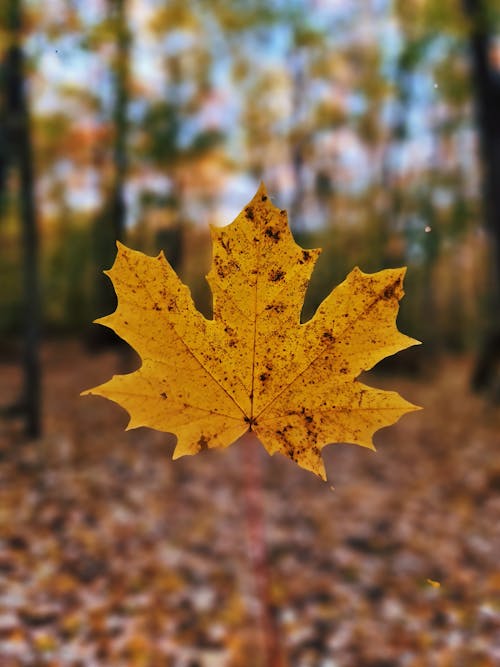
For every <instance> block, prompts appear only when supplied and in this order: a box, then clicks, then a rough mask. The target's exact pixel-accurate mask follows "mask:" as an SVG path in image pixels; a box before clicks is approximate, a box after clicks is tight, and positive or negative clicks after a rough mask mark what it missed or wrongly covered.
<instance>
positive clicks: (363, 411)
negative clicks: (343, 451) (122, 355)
mask: <svg viewBox="0 0 500 667" xmlns="http://www.w3.org/2000/svg"><path fill="white" fill-rule="evenodd" d="M211 232H212V241H213V260H212V267H211V270H210V272H209V274H208V276H207V278H208V281H209V284H210V287H211V290H212V294H213V309H214V314H213V319H212V320H208V319H206V318H205V317H204V316H203V315H201V314H200V313H199V312H198V311H197V310H196V308H195V306H194V303H193V301H192V298H191V294H190V292H189V290H188V288H187V287H186V286H185V285H183V284H182V282H181V281H180V280H179V278H178V276H177V275H176V273H175V271H174V270H173V269H172V267H171V266H170V265H169V263H168V262H167V260H166V259H165V257H164V255H163V253H160V254H159V255H158V256H157V257H148V256H146V255H144V254H142V253H140V252H136V251H133V250H130V249H128V248H126V247H125V246H123V245H121V244H118V254H117V258H116V261H115V263H114V265H113V267H112V268H111V270H110V271H108V272H107V274H108V275H109V276H110V278H111V280H112V281H113V285H114V287H115V290H116V294H117V296H118V307H117V309H116V311H115V312H114V313H113V314H111V315H109V316H107V317H104V318H102V319H100V320H98V322H99V323H100V324H103V325H105V326H107V327H110V328H111V329H113V330H114V331H115V332H116V333H117V334H118V335H119V336H120V337H121V338H123V339H124V340H125V341H127V342H128V343H129V344H130V345H131V346H132V347H133V348H134V349H135V350H136V351H137V352H138V353H139V355H140V356H141V358H142V366H141V367H140V368H139V369H138V370H137V371H135V372H133V373H130V374H128V375H115V376H114V377H113V378H112V379H111V380H110V381H109V382H106V383H105V384H102V385H100V386H98V387H96V388H94V389H91V390H89V391H87V392H84V393H88V394H98V395H100V396H104V397H106V398H109V399H111V400H113V401H115V402H116V403H118V404H119V405H121V406H122V407H124V408H125V409H126V410H127V411H128V412H129V414H130V422H129V425H128V428H136V427H138V426H148V427H151V428H155V429H158V430H161V431H169V432H172V433H175V434H176V435H177V446H176V448H175V452H174V458H177V457H180V456H184V455H186V454H196V453H197V452H199V451H200V450H202V449H206V448H207V447H210V448H212V447H226V446H228V445H230V444H231V443H232V442H234V441H235V440H236V439H237V438H238V437H240V436H241V435H243V433H245V432H246V431H247V430H252V431H254V432H255V434H256V435H257V437H258V438H259V440H260V441H261V442H262V444H263V445H264V447H265V448H266V449H267V451H268V452H269V453H270V454H274V453H275V452H280V453H282V454H284V455H285V456H288V457H289V458H291V459H292V460H293V461H295V462H296V463H297V464H298V465H300V466H302V467H303V468H306V469H307V470H311V471H312V472H314V473H316V474H318V475H319V476H321V477H322V478H323V479H325V469H324V465H323V461H322V458H321V449H322V447H324V446H325V445H327V444H328V443H331V442H344V441H345V442H351V443H355V444H358V445H362V446H364V447H369V448H373V444H372V436H373V433H374V432H375V431H376V430H378V429H379V428H382V427H383V426H388V425H390V424H392V423H394V422H395V421H396V420H397V419H399V417H401V416H402V415H403V414H405V413H406V412H409V411H411V410H414V409H416V407H415V406H414V405H412V404H411V403H408V402H407V401H405V400H404V399H403V398H401V397H400V396H399V395H398V394H396V393H395V392H389V391H383V390H380V389H375V388H372V387H368V386H366V385H364V384H362V383H360V382H358V381H357V380H356V378H357V377H358V376H359V374H360V373H361V372H362V371H365V370H368V369H370V368H372V367H373V366H374V365H375V364H376V363H377V362H379V361H380V360H381V359H383V358H384V357H386V356H388V355H391V354H394V353H395V352H398V351H399V350H402V349H404V348H406V347H409V346H411V345H414V344H416V343H417V342H418V341H415V340H414V339H412V338H409V337H408V336H405V335H403V334H402V333H400V332H399V331H398V330H397V328H396V316H397V312H398V308H399V299H401V297H402V296H403V289H402V282H403V276H404V273H405V269H388V270H385V271H379V272H378V273H374V274H366V273H363V272H362V271H360V270H359V269H358V268H355V269H354V270H353V271H352V272H351V273H350V274H349V275H348V276H347V278H346V280H345V281H344V282H343V283H341V284H340V285H339V286H338V287H337V288H336V289H335V290H333V292H332V293H331V294H330V295H329V296H328V297H327V298H326V299H325V300H324V301H323V303H322V304H321V305H320V306H319V308H318V310H317V312H316V313H315V315H314V317H313V318H312V319H311V320H309V321H308V322H305V323H303V324H301V323H300V314H301V309H302V304H303V300H304V296H305V292H306V289H307V286H308V283H309V279H310V276H311V273H312V270H313V268H314V264H315V262H316V259H317V258H318V255H319V253H320V250H318V249H316V250H304V249H302V248H301V247H299V246H298V245H297V244H296V243H295V241H294V240H293V237H292V235H291V232H290V229H289V227H288V222H287V215H286V212H285V211H283V210H281V211H280V210H279V209H277V208H276V207H274V206H273V205H272V203H271V202H270V200H269V198H268V196H267V194H266V191H265V188H264V186H263V185H261V187H260V188H259V190H258V191H257V194H256V195H255V197H254V198H253V199H252V201H251V202H250V203H249V204H248V206H246V207H245V209H244V210H243V211H242V212H241V213H240V214H239V215H238V217H237V218H236V220H235V221H234V222H233V223H232V224H230V225H228V226H227V227H222V228H213V229H212V230H211Z"/></svg>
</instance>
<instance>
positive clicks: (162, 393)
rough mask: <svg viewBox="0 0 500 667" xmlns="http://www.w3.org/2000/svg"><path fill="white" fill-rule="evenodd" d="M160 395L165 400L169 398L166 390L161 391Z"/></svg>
mask: <svg viewBox="0 0 500 667" xmlns="http://www.w3.org/2000/svg"><path fill="white" fill-rule="evenodd" d="M160 396H161V397H162V398H163V400H165V399H166V398H168V396H167V394H166V393H165V392H164V391H162V392H161V394H160Z"/></svg>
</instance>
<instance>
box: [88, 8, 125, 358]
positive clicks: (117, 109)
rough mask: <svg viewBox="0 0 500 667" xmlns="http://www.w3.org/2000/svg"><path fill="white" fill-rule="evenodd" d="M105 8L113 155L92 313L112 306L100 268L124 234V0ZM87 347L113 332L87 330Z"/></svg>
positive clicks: (98, 233) (109, 339)
mask: <svg viewBox="0 0 500 667" xmlns="http://www.w3.org/2000/svg"><path fill="white" fill-rule="evenodd" d="M108 6H109V11H110V15H111V18H112V19H113V26H114V29H115V35H116V42H115V57H114V63H113V78H114V106H113V125H114V141H113V148H112V151H113V157H112V163H113V164H112V176H111V182H109V183H107V184H106V185H105V188H106V190H105V202H104V206H103V208H102V210H101V212H100V213H99V214H98V216H97V218H96V220H95V252H94V259H95V264H96V287H95V299H94V311H95V315H96V316H99V317H101V316H103V315H107V314H109V313H110V312H111V311H113V310H114V308H115V303H116V301H115V296H114V291H113V288H112V286H111V284H110V283H109V282H108V281H107V280H106V279H105V278H104V277H103V275H102V271H103V270H104V269H109V268H110V267H111V265H112V264H113V261H114V258H115V255H116V241H123V240H124V237H125V223H126V214H127V209H126V203H125V180H126V176H127V170H128V151H127V138H128V118H127V112H128V102H129V73H130V43H131V35H130V30H129V27H128V22H127V0H109V4H108ZM88 342H89V344H90V345H91V347H98V348H99V347H104V346H107V345H114V344H116V343H117V342H118V338H117V336H116V335H115V334H114V333H113V332H112V331H111V330H110V329H105V328H103V327H93V328H92V331H91V332H89V337H88Z"/></svg>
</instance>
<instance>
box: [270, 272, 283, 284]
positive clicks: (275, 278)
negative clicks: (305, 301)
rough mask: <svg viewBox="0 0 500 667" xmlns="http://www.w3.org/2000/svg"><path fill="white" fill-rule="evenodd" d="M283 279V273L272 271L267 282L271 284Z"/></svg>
mask: <svg viewBox="0 0 500 667" xmlns="http://www.w3.org/2000/svg"><path fill="white" fill-rule="evenodd" d="M284 277H285V273H284V271H281V270H280V269H273V270H272V271H270V272H269V280H270V281H271V282H273V283H277V282H278V281H279V280H283V278H284Z"/></svg>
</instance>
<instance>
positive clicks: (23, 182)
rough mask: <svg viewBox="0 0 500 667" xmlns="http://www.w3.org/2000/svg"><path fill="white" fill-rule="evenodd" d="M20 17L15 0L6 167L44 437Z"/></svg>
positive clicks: (33, 394) (34, 402) (29, 406)
mask: <svg viewBox="0 0 500 667" xmlns="http://www.w3.org/2000/svg"><path fill="white" fill-rule="evenodd" d="M21 14H22V11H21V0H10V1H9V6H8V10H7V30H8V33H9V35H10V38H11V40H12V41H11V45H10V46H9V47H8V49H7V52H6V56H5V64H4V77H3V85H4V93H3V101H4V108H5V111H4V114H5V120H6V132H5V135H6V137H7V138H8V142H7V150H6V156H7V158H6V163H7V165H8V169H12V168H15V169H16V170H17V173H18V176H19V182H18V195H19V215H20V220H21V227H22V242H23V294H24V336H23V339H24V340H23V343H24V345H23V370H24V380H23V396H22V399H21V408H22V411H23V413H24V414H25V417H26V423H25V428H26V433H27V435H29V436H30V437H37V436H39V435H40V432H41V424H40V362H39V345H40V288H39V273H38V230H37V220H36V207H35V180H34V173H33V151H32V142H31V132H30V117H29V109H28V101H27V97H26V83H25V76H24V57H23V51H22V47H21V32H22V16H21ZM4 150H5V149H4Z"/></svg>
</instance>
